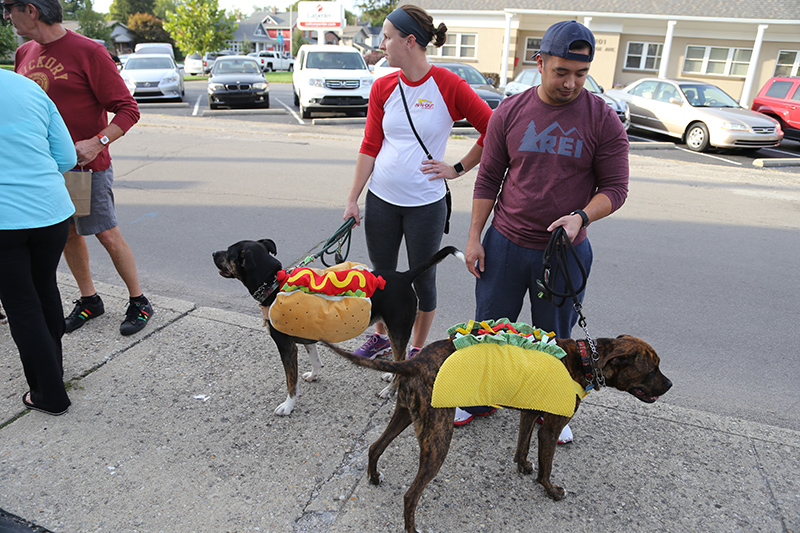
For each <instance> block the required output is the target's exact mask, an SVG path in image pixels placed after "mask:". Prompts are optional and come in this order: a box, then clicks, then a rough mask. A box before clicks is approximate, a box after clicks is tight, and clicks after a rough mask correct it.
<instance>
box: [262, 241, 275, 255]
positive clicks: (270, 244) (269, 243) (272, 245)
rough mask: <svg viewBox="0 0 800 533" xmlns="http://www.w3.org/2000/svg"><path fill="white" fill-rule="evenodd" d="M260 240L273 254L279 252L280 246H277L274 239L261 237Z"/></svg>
mask: <svg viewBox="0 0 800 533" xmlns="http://www.w3.org/2000/svg"><path fill="white" fill-rule="evenodd" d="M258 242H260V243H261V244H263V245H264V247H265V248H266V249H267V251H268V252H269V253H271V254H272V255H277V254H278V247H277V246H275V243H274V242H273V241H272V239H260V240H259V241H258Z"/></svg>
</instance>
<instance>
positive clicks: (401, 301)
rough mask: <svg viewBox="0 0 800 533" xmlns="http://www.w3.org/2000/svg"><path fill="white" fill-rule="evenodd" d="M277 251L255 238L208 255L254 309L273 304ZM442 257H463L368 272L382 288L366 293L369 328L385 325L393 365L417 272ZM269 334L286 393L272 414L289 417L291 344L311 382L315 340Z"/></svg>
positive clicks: (405, 334) (411, 312)
mask: <svg viewBox="0 0 800 533" xmlns="http://www.w3.org/2000/svg"><path fill="white" fill-rule="evenodd" d="M277 251H278V250H277V247H276V246H275V243H274V242H273V241H272V240H270V239H261V240H259V241H239V242H237V243H235V244H232V245H230V246H229V247H228V249H227V250H220V251H218V252H214V253H213V254H212V255H213V258H214V264H215V265H216V267H217V268H218V269H219V273H220V275H221V276H223V277H225V278H236V279H238V280H239V281H241V282H242V283H243V284H244V286H245V287H247V290H248V291H250V294H251V295H252V296H253V297H254V298H255V299H256V300H257V301H258V303H259V304H260V305H262V306H264V307H268V306H270V305H272V303H273V302H274V301H275V297H276V295H277V292H278V285H279V283H278V280H277V278H276V276H277V273H278V271H280V270H281V269H282V268H283V267H282V266H281V263H280V261H278V258H277V257H275V254H276V253H277ZM448 255H455V256H456V257H459V258H460V259H461V260H462V261H463V260H464V255H463V254H462V253H461V252H460V251H459V250H458V249H456V248H454V247H453V246H447V247H445V248H442V249H441V250H439V251H438V252H436V253H435V254H434V255H433V256H432V257H431V258H430V259H428V260H427V261H426V262H425V263H422V264H420V265H418V266H417V267H416V268H412V269H410V270H408V271H406V272H396V271H382V270H375V271H372V273H373V274H375V275H376V276H381V277H383V279H384V280H385V281H386V285H385V286H384V288H383V289H378V290H376V291H375V293H374V294H373V295H372V298H371V300H372V311H371V316H370V324H374V323H375V322H383V324H384V325H385V326H386V331H387V333H388V335H389V340H390V341H391V345H392V352H393V354H394V359H395V360H396V361H402V360H404V359H405V357H406V348H407V347H408V341H409V339H410V337H411V330H412V328H413V326H414V320H415V319H416V317H417V303H418V300H417V293H416V292H415V291H414V287H413V286H412V283H413V281H414V280H415V279H416V278H417V277H419V276H420V275H421V274H422V273H423V272H425V271H426V270H428V269H429V268H431V267H433V266H434V265H436V264H437V263H439V262H440V261H442V260H443V259H444V258H445V257H447V256H448ZM269 334H270V336H272V339H273V340H274V341H275V344H276V345H277V347H278V352H279V353H280V355H281V362H282V363H283V369H284V371H285V372H286V386H287V388H288V390H289V395H288V397H287V398H286V401H285V402H283V403H282V404H280V405H279V406H278V407H277V408H276V409H275V414H276V415H289V414H291V412H292V409H293V408H294V404H295V401H296V400H297V393H298V380H297V377H298V370H297V344H303V345H304V346H305V347H306V350H307V351H308V355H309V358H310V359H311V372H306V373H305V374H303V379H304V380H305V381H315V380H316V379H317V376H318V375H319V372H320V368H321V367H322V365H321V363H320V360H319V354H318V353H317V347H316V344H315V343H316V340H314V339H303V338H299V337H294V336H291V335H287V334H285V333H281V332H280V331H278V330H277V329H275V328H274V327H273V326H272V324H271V323H270V324H269ZM393 390H394V387H393V386H389V387H387V388H386V389H384V390H383V391H382V392H381V396H382V397H388V396H389V395H390V394H391V392H392V391H393Z"/></svg>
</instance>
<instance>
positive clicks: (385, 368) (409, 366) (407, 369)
mask: <svg viewBox="0 0 800 533" xmlns="http://www.w3.org/2000/svg"><path fill="white" fill-rule="evenodd" d="M321 342H322V344H324V345H325V346H327V347H328V348H330V349H331V350H333V351H334V352H336V353H338V354H339V355H341V356H342V357H344V358H345V359H347V360H349V361H350V362H351V363H353V364H356V365H358V366H363V367H366V368H371V369H372V370H378V371H380V372H391V373H392V374H398V375H401V376H413V375H415V374H416V373H417V370H416V367H417V366H418V365H416V364H415V363H416V361H414V360H410V361H399V362H398V361H382V360H378V359H367V358H366V357H359V356H357V355H355V354H354V353H352V352H348V351H347V350H342V349H341V348H339V347H338V346H336V345H334V344H331V343H329V342H325V341H321Z"/></svg>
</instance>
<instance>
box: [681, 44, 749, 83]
mask: <svg viewBox="0 0 800 533" xmlns="http://www.w3.org/2000/svg"><path fill="white" fill-rule="evenodd" d="M752 53H753V51H752V50H751V49H749V48H722V47H718V46H687V47H686V58H685V59H684V60H683V72H685V73H687V74H712V75H715V76H735V77H741V78H744V77H745V75H747V67H748V66H749V65H750V56H751V55H752Z"/></svg>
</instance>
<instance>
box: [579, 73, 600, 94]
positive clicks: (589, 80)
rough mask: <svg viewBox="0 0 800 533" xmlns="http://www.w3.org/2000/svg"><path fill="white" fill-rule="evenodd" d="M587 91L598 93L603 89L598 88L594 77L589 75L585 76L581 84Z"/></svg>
mask: <svg viewBox="0 0 800 533" xmlns="http://www.w3.org/2000/svg"><path fill="white" fill-rule="evenodd" d="M583 86H584V87H585V88H586V90H587V91H589V92H590V93H594V94H600V93H602V92H603V91H601V90H600V86H599V85H597V82H596V81H594V78H593V77H591V76H586V82H585V83H584V84H583Z"/></svg>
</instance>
